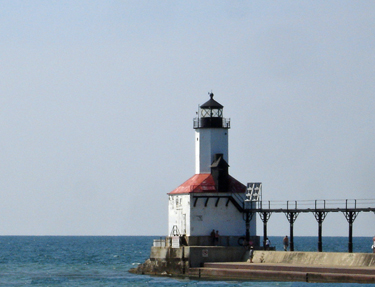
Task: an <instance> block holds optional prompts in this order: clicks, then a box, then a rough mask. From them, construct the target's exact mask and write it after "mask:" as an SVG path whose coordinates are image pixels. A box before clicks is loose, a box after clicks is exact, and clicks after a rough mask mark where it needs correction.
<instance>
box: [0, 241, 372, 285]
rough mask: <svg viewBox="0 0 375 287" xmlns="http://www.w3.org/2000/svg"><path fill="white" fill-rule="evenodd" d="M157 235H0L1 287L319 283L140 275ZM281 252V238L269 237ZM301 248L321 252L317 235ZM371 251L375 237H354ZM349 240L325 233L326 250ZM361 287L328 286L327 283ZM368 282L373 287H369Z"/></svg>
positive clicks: (357, 246)
mask: <svg viewBox="0 0 375 287" xmlns="http://www.w3.org/2000/svg"><path fill="white" fill-rule="evenodd" d="M155 238H158V237H157V236H0V286H93V287H95V286H309V287H310V286H317V285H318V284H313V283H301V282H295V283H292V282H237V281H228V282H225V281H203V280H189V279H174V278H166V277H155V276H147V275H135V274H131V273H129V272H128V270H129V269H130V268H133V267H135V266H137V265H138V264H139V263H143V262H144V261H145V260H146V259H147V258H148V257H149V255H150V248H151V246H152V242H153V239H155ZM269 238H270V240H271V245H273V246H276V249H277V250H282V237H272V236H271V237H269ZM294 242H295V243H294V244H295V250H296V251H316V250H317V238H316V237H295V238H294ZM353 244H354V252H365V253H370V252H371V249H370V247H371V245H372V238H371V237H355V238H353ZM347 249H348V239H347V238H345V237H324V238H323V250H324V251H335V252H346V251H347ZM336 285H339V286H359V284H325V285H324V286H327V287H328V286H336ZM366 286H369V285H366Z"/></svg>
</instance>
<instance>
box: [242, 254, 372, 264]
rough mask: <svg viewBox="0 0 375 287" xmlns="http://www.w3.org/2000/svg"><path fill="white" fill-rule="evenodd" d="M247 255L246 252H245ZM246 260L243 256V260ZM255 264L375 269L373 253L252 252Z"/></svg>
mask: <svg viewBox="0 0 375 287" xmlns="http://www.w3.org/2000/svg"><path fill="white" fill-rule="evenodd" d="M247 254H248V252H247ZM247 258H248V255H245V257H244V258H243V259H244V260H245V259H247ZM253 261H254V262H255V263H287V264H297V265H330V266H349V267H354V266H358V267H366V266H374V267H375V254H374V253H346V252H296V251H294V252H290V251H289V252H288V251H261V250H259V251H254V258H253Z"/></svg>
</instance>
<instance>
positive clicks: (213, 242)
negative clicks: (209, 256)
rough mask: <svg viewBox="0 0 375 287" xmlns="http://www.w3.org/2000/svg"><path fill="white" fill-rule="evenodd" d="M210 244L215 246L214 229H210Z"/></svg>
mask: <svg viewBox="0 0 375 287" xmlns="http://www.w3.org/2000/svg"><path fill="white" fill-rule="evenodd" d="M211 240H212V246H215V229H212V231H211Z"/></svg>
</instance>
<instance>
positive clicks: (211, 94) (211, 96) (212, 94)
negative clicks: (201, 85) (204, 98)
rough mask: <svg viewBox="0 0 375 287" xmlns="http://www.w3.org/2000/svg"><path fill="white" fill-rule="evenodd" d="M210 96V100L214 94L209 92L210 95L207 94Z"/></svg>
mask: <svg viewBox="0 0 375 287" xmlns="http://www.w3.org/2000/svg"><path fill="white" fill-rule="evenodd" d="M208 94H209V95H210V98H211V99H212V98H213V97H214V93H213V92H212V90H211V93H208Z"/></svg>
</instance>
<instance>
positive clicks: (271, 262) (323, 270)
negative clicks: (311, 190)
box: [188, 251, 375, 283]
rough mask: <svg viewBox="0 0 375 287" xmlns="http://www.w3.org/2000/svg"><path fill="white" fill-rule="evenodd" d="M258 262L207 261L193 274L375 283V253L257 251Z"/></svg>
mask: <svg viewBox="0 0 375 287" xmlns="http://www.w3.org/2000/svg"><path fill="white" fill-rule="evenodd" d="M253 262H254V263H248V262H225V263H204V266H203V267H201V268H190V269H189V274H188V275H189V277H192V278H194V277H197V278H202V279H204V278H206V279H220V280H223V279H224V280H225V279H227V280H260V281H300V282H341V283H344V282H347V283H375V254H367V253H334V252H324V253H322V252H283V251H278V252H276V251H255V252H254V257H253Z"/></svg>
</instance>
